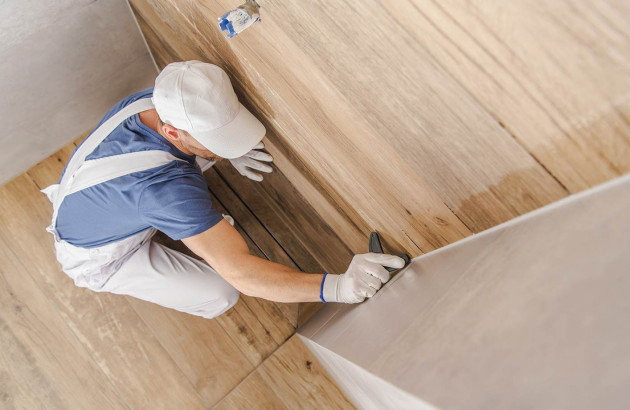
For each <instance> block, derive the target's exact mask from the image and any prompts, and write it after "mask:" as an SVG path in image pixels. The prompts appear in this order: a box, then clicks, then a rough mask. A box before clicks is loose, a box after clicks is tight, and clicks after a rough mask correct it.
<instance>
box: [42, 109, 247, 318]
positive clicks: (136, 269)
mask: <svg viewBox="0 0 630 410" xmlns="http://www.w3.org/2000/svg"><path fill="white" fill-rule="evenodd" d="M152 108H153V104H152V102H151V99H150V98H144V99H141V100H138V101H135V102H133V103H131V104H129V105H128V106H126V107H124V108H123V109H122V110H120V111H119V112H118V113H116V114H115V115H113V116H112V117H111V118H109V119H108V120H107V121H105V122H104V123H103V124H102V125H101V126H100V127H99V128H98V129H96V130H95V131H94V132H93V133H92V134H91V135H90V137H89V138H88V139H87V140H86V141H85V142H84V143H83V144H82V145H81V146H80V147H79V149H78V150H77V151H76V152H75V153H74V155H73V156H72V158H71V159H70V162H69V163H68V165H67V167H66V171H65V173H64V176H63V178H62V180H61V181H60V183H59V184H55V185H51V186H49V187H47V188H45V189H43V190H42V192H44V193H45V194H46V195H47V196H48V199H49V200H50V201H51V202H52V204H53V217H52V223H51V225H50V226H49V227H48V228H47V229H46V230H47V231H48V232H50V233H52V234H53V236H54V237H55V252H56V255H57V260H58V261H59V263H61V266H62V268H63V271H64V272H65V273H66V274H67V275H68V276H70V277H71V278H72V279H73V280H74V282H75V284H76V285H77V286H80V287H86V288H89V289H91V290H94V291H97V292H111V293H117V294H123V295H130V296H134V297H137V298H139V299H143V300H147V301H150V302H153V303H157V304H159V305H162V306H166V307H169V308H172V309H176V310H179V311H182V312H186V313H191V314H194V315H198V316H203V317H206V318H212V317H216V316H218V315H220V314H221V313H223V312H225V311H226V310H228V309H229V308H230V307H232V306H233V305H234V304H236V302H237V301H238V297H239V293H238V291H237V290H236V289H234V288H233V287H232V286H231V285H230V284H229V283H227V282H226V281H225V280H224V279H223V278H221V276H220V275H219V274H218V273H217V272H216V271H214V270H213V269H212V268H211V267H210V266H208V265H207V264H205V263H203V262H201V261H198V260H196V259H194V258H191V257H189V256H187V255H184V254H182V253H180V252H177V251H174V250H172V249H169V248H167V247H165V246H163V245H161V244H158V243H156V242H153V241H151V237H152V236H153V235H154V234H155V232H156V230H155V229H149V230H147V231H144V232H141V233H139V234H136V235H134V236H131V237H128V238H125V239H123V240H121V241H117V242H114V243H110V244H107V245H104V246H100V247H97V248H90V249H86V248H80V247H77V246H74V245H72V244H70V243H68V242H66V241H64V240H63V239H61V238H60V237H59V234H58V233H57V229H56V226H57V213H58V211H59V208H60V206H61V203H62V202H63V200H64V199H65V197H66V196H67V195H70V194H72V193H75V192H78V191H80V190H82V189H86V188H89V187H91V186H94V185H97V184H100V183H103V182H106V181H109V180H111V179H114V178H117V177H121V176H123V175H128V174H131V173H134V172H140V171H144V170H148V169H151V168H155V167H159V166H162V165H165V164H167V163H169V162H171V161H183V160H182V159H179V158H176V157H174V156H173V155H171V154H169V153H168V152H166V151H160V150H154V151H140V152H132V153H127V154H120V155H115V156H110V157H105V158H99V159H94V160H88V161H86V160H85V158H86V156H87V155H89V154H90V153H91V152H92V151H94V149H95V148H96V147H97V146H98V144H100V143H101V141H103V140H104V139H105V138H106V137H107V136H108V135H109V134H110V133H111V132H112V131H113V130H114V129H115V128H116V127H117V126H118V125H119V124H120V123H121V122H123V121H124V120H125V119H127V118H128V117H130V116H132V115H135V114H137V113H140V112H142V111H146V110H150V109H152ZM210 165H211V164H210Z"/></svg>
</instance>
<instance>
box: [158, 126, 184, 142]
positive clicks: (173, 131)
mask: <svg viewBox="0 0 630 410" xmlns="http://www.w3.org/2000/svg"><path fill="white" fill-rule="evenodd" d="M162 132H163V133H164V136H165V137H166V139H167V140H169V141H171V142H173V141H177V140H179V138H180V137H179V132H178V130H177V128H175V127H173V126H172V125H170V124H162Z"/></svg>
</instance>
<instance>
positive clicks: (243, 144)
mask: <svg viewBox="0 0 630 410" xmlns="http://www.w3.org/2000/svg"><path fill="white" fill-rule="evenodd" d="M239 106H240V110H239V112H238V114H237V115H236V117H235V118H234V119H233V120H232V121H231V122H229V123H227V124H226V125H224V126H223V127H221V128H217V129H214V130H211V131H189V132H190V135H192V136H193V137H194V138H195V139H196V140H197V141H199V142H200V143H201V144H202V145H203V146H204V147H206V148H207V149H209V150H210V151H212V152H213V153H214V154H216V155H218V156H220V157H223V158H226V159H234V158H238V157H242V156H243V155H245V154H247V153H248V152H249V151H251V150H252V149H253V148H254V147H255V146H256V145H257V144H258V143H259V142H260V141H262V139H263V137H264V136H265V131H266V130H265V126H264V125H263V124H262V122H260V121H258V119H257V118H256V117H254V115H253V114H252V113H250V112H249V111H248V110H247V108H245V107H244V106H243V104H241V103H239Z"/></svg>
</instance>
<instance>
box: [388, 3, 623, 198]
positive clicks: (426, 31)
mask: <svg viewBox="0 0 630 410" xmlns="http://www.w3.org/2000/svg"><path fill="white" fill-rule="evenodd" d="M381 4H382V5H383V7H385V8H386V9H387V10H388V11H389V12H391V13H392V15H394V16H395V17H396V19H397V21H398V22H400V24H402V25H403V26H404V27H405V28H406V29H407V30H408V31H409V32H410V33H411V34H412V35H413V36H414V37H415V38H416V39H417V41H418V42H419V43H420V44H422V45H423V47H426V48H427V49H428V50H429V52H430V53H431V54H432V55H433V56H434V57H435V58H436V59H437V60H439V62H440V64H442V65H443V66H444V67H445V68H446V69H447V70H448V71H449V72H450V73H452V74H453V75H454V76H455V77H456V78H457V80H458V81H459V82H460V83H461V84H462V85H464V86H465V87H466V88H467V89H468V90H469V91H470V92H471V93H473V94H474V95H475V98H477V99H478V100H479V101H480V102H481V103H482V104H483V105H484V106H485V107H487V109H488V110H489V111H490V112H491V113H492V114H493V116H495V117H496V118H497V121H499V122H500V123H501V124H502V125H503V126H505V127H506V129H507V130H508V131H509V132H510V133H512V134H513V135H514V137H515V138H516V139H517V140H518V141H519V142H520V143H521V144H523V146H525V147H526V148H527V149H528V150H529V151H530V152H531V153H532V154H533V155H534V156H535V157H536V158H537V159H538V160H539V161H540V162H541V163H542V164H543V165H544V166H545V167H546V168H547V169H549V170H550V171H551V172H552V173H553V174H554V175H555V176H556V177H557V178H558V179H559V180H560V181H561V182H562V183H563V184H564V185H565V186H566V187H567V188H568V189H569V190H571V191H572V192H576V191H579V190H581V189H584V188H587V187H590V186H593V185H595V184H597V183H601V182H604V181H606V180H608V179H610V178H612V177H614V176H617V175H621V174H622V173H624V172H628V171H629V170H630V160H628V158H629V157H630V140H628V135H630V127H629V126H630V124H629V123H628V120H627V118H628V109H629V108H630V107H629V106H628V98H627V95H628V90H629V89H630V78H629V77H628V70H627V67H628V61H627V52H628V50H629V49H630V41H629V40H628V38H629V37H628V35H629V34H630V30H629V29H628V24H627V22H628V19H629V16H630V13H629V12H628V11H627V10H625V11H624V10H617V9H616V8H615V6H614V2H611V1H601V2H593V1H590V2H581V3H573V2H564V1H560V2H539V3H532V2H528V1H516V2H514V3H511V4H510V6H509V7H505V6H503V5H499V4H498V3H497V4H489V3H487V4H475V5H470V4H468V5H465V4H464V3H463V2H461V1H447V2H439V3H438V2H433V1H422V0H412V1H404V2H381ZM499 16H500V18H499ZM624 20H625V24H619V23H620V22H621V21H624ZM614 21H616V23H617V24H615V23H613V22H614ZM624 53H625V54H624Z"/></svg>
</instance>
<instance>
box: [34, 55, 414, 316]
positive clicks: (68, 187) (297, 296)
mask: <svg viewBox="0 0 630 410" xmlns="http://www.w3.org/2000/svg"><path fill="white" fill-rule="evenodd" d="M264 134H265V128H264V126H263V125H262V123H260V121H258V120H257V119H256V118H255V117H254V116H253V115H252V114H251V113H250V112H249V111H247V109H245V107H243V106H242V105H241V104H240V103H239V102H238V99H237V97H236V94H235V93H234V90H233V89H232V85H231V84H230V81H229V79H228V77H227V74H226V73H225V72H224V71H223V70H221V69H220V68H219V67H217V66H215V65H212V64H207V63H202V62H199V61H188V62H181V63H173V64H170V65H168V66H167V67H166V68H165V69H164V70H163V71H162V72H161V73H160V75H159V76H158V78H157V79H156V82H155V87H154V88H152V89H151V88H150V89H147V90H143V91H140V92H138V93H136V94H133V95H131V96H129V97H128V98H126V99H124V100H122V101H121V102H120V103H118V104H117V105H116V106H115V107H114V108H112V109H111V110H110V111H109V113H107V115H106V116H105V118H104V119H103V120H102V121H101V123H100V124H99V126H98V127H97V129H96V130H94V131H93V132H92V134H90V136H89V137H88V138H87V139H86V140H85V141H84V142H83V143H82V144H81V145H80V146H79V147H77V149H76V150H75V152H74V153H73V155H72V158H71V159H70V161H69V162H68V164H67V165H66V168H65V170H64V173H63V174H62V177H61V179H60V181H59V184H56V185H53V186H51V187H48V188H46V189H45V190H44V192H45V193H46V194H47V195H48V197H49V199H50V200H51V202H52V203H53V211H54V212H53V219H52V224H51V226H50V227H49V228H48V231H49V232H51V233H52V234H53V235H54V237H55V249H56V254H57V259H58V260H59V262H60V263H61V265H62V267H63V270H64V271H65V272H66V273H67V274H68V275H69V276H70V277H71V278H72V279H74V281H75V284H76V285H78V286H83V287H87V288H89V289H92V290H94V291H97V292H112V293H117V294H125V295H131V296H134V297H137V298H140V299H144V300H147V301H151V302H154V303H157V304H159V305H162V306H166V307H169V308H173V309H176V310H179V311H182V312H187V313H190V314H194V315H199V316H203V317H206V318H212V317H216V316H218V315H220V314H222V313H223V312H225V311H226V310H228V309H229V308H230V307H232V306H233V305H234V304H235V303H236V302H237V300H238V296H239V292H243V293H245V294H247V295H251V296H256V297H261V298H265V299H269V300H274V301H278V302H312V301H318V300H321V301H323V302H345V303H357V302H361V301H363V300H364V299H365V298H366V297H371V296H373V295H374V294H375V293H376V291H377V290H378V289H379V288H380V287H381V284H382V283H385V282H386V281H387V280H388V279H389V273H388V272H387V270H386V269H385V268H384V267H383V266H388V267H394V268H400V267H402V266H403V264H404V262H403V260H402V259H400V258H398V257H396V256H393V255H382V254H365V255H357V256H355V257H354V258H353V259H352V262H351V263H350V266H349V268H348V270H347V272H346V273H344V274H341V275H328V274H321V273H320V274H307V273H302V272H298V271H295V270H293V269H291V268H288V267H286V266H283V265H279V264H277V263H274V262H270V261H267V260H265V259H261V258H258V257H255V256H252V255H250V254H249V251H248V248H247V246H246V244H245V241H244V240H243V238H242V237H241V236H240V235H239V233H238V232H237V231H236V230H235V229H234V228H233V226H232V225H231V224H230V223H229V222H228V221H227V220H226V219H225V218H224V217H223V216H222V215H221V214H220V213H218V212H217V211H216V210H215V209H213V208H212V202H211V199H210V194H209V191H208V189H207V186H206V184H205V180H204V178H203V176H202V173H201V169H200V167H199V166H198V165H196V160H201V162H203V161H205V163H206V164H209V165H211V164H212V163H211V162H210V163H208V161H217V160H220V159H222V158H226V159H228V160H230V161H231V162H232V164H233V165H234V166H235V167H236V168H237V169H238V170H239V172H241V174H243V175H246V176H248V177H250V178H252V179H255V180H261V179H262V177H261V176H260V175H259V174H257V173H256V172H254V171H261V172H271V167H270V166H269V165H267V164H265V162H271V156H270V155H269V154H266V153H264V152H262V151H260V149H262V148H263V145H262V143H261V140H262V138H263V137H264ZM156 230H160V231H162V232H164V233H165V234H167V235H168V236H170V237H171V238H173V239H175V240H180V239H181V240H182V241H183V243H184V244H186V246H188V247H189V248H190V249H191V250H192V251H193V252H194V253H195V254H197V255H199V256H200V257H201V258H203V259H204V261H205V262H207V263H204V262H203V261H199V260H196V259H194V258H191V257H189V256H187V255H184V254H182V253H179V252H176V251H174V250H172V249H169V248H167V247H165V246H163V245H161V244H158V243H156V242H153V241H152V240H151V237H152V236H153V234H154V233H155V232H156Z"/></svg>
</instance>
